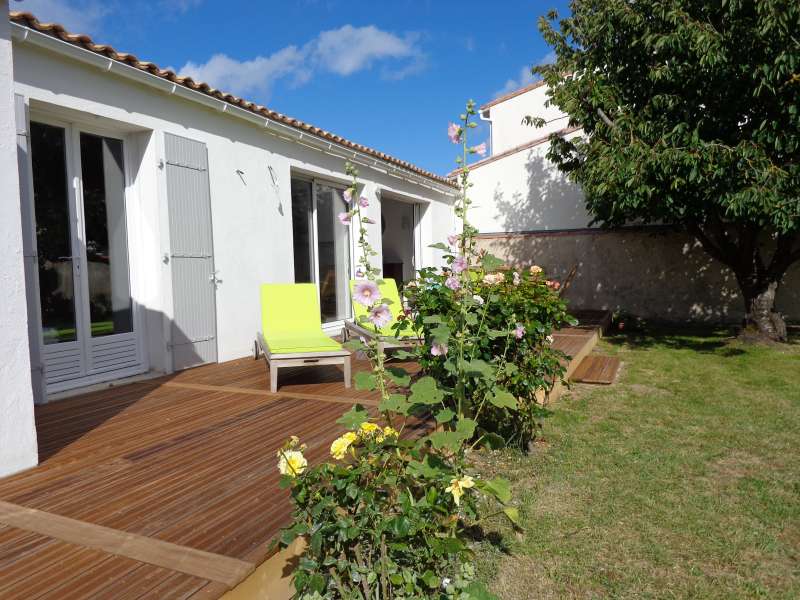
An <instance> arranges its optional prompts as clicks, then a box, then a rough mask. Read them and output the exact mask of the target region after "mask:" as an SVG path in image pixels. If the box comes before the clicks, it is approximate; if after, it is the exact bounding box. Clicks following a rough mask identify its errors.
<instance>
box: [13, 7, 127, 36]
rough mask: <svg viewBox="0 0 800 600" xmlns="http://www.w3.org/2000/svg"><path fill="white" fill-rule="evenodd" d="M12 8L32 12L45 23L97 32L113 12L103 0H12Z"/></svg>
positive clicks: (72, 30)
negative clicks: (15, 0)
mask: <svg viewBox="0 0 800 600" xmlns="http://www.w3.org/2000/svg"><path fill="white" fill-rule="evenodd" d="M9 8H11V9H12V10H22V11H27V12H31V13H33V14H34V15H36V18H37V19H39V20H40V21H42V22H44V23H59V24H61V25H63V26H64V28H66V29H67V30H68V31H71V32H74V33H90V34H96V33H97V31H98V30H99V28H100V23H101V21H102V20H103V18H104V17H105V16H106V15H108V14H109V13H110V12H111V10H112V9H111V7H110V6H109V3H108V2H103V1H102V0H83V1H82V2H75V1H71V0H23V1H22V2H10V7H9Z"/></svg>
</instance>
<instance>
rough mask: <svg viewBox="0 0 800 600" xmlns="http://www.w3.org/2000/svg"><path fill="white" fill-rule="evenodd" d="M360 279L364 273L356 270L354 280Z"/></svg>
mask: <svg viewBox="0 0 800 600" xmlns="http://www.w3.org/2000/svg"><path fill="white" fill-rule="evenodd" d="M362 277H364V271H362V270H361V269H356V279H361V278H362Z"/></svg>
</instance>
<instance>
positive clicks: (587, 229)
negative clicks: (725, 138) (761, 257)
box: [470, 82, 800, 322]
mask: <svg viewBox="0 0 800 600" xmlns="http://www.w3.org/2000/svg"><path fill="white" fill-rule="evenodd" d="M546 101H547V87H546V86H545V85H544V82H536V83H533V84H532V85H529V86H527V87H524V88H522V89H520V90H517V91H515V92H512V93H510V94H507V95H505V96H502V97H500V98H497V99H496V100H493V101H492V102H489V103H487V104H484V105H483V106H481V108H480V116H481V118H482V119H483V120H485V121H488V122H489V123H490V125H491V150H492V154H491V156H489V157H487V158H485V159H483V160H480V161H478V162H476V163H474V164H472V165H470V181H471V182H472V183H473V184H474V185H473V187H472V188H471V190H470V197H471V198H472V200H473V203H474V206H475V209H474V210H473V211H472V212H471V216H470V220H471V221H472V223H473V225H475V227H477V228H478V230H479V231H480V236H479V238H480V240H479V244H480V245H481V246H482V247H484V248H487V249H489V250H490V251H491V252H492V253H494V254H495V255H497V256H499V257H501V258H503V259H505V260H506V261H507V262H508V263H510V264H515V265H520V266H527V265H531V264H539V265H541V266H543V267H545V268H546V269H547V271H548V273H550V274H551V276H554V277H558V278H563V277H564V276H565V275H566V274H567V273H569V271H570V270H571V269H572V268H573V266H576V267H577V272H576V277H575V279H574V280H573V282H572V285H571V287H570V288H569V290H568V291H567V296H566V297H567V298H568V299H569V301H570V305H571V306H573V307H575V308H602V309H610V310H614V311H627V312H629V313H632V314H635V315H638V316H642V317H645V318H648V319H652V320H664V321H676V322H685V321H709V322H734V321H736V322H738V321H741V319H742V318H743V316H744V308H743V302H742V300H741V296H740V295H739V289H738V286H737V284H736V280H735V278H734V275H733V273H732V272H731V271H729V270H728V269H727V268H725V267H724V266H723V265H721V264H720V263H718V262H717V261H716V260H714V259H712V258H711V257H710V256H708V254H706V253H705V252H704V251H703V249H702V247H701V246H700V244H699V242H697V241H696V240H694V239H693V238H692V237H691V236H689V235H685V234H680V233H676V232H674V231H673V230H671V229H669V228H665V227H657V226H650V227H626V228H622V229H616V230H604V229H600V228H599V227H597V226H592V225H591V220H592V219H591V216H590V215H589V214H588V213H587V211H586V208H585V204H584V201H583V196H582V194H581V191H580V188H579V187H578V186H577V185H575V184H573V183H571V182H570V181H568V180H567V178H566V177H565V175H564V174H563V173H561V172H560V171H559V170H558V169H557V168H556V166H555V165H554V164H553V163H552V162H550V161H549V160H548V159H547V156H546V155H547V151H548V148H549V145H550V144H549V136H550V135H551V134H553V133H557V134H559V135H564V136H577V135H580V134H581V131H580V130H579V129H577V128H574V127H569V123H568V119H567V117H566V115H564V114H563V113H561V112H560V111H559V110H558V109H557V108H555V107H552V106H549V107H548V106H545V104H546ZM529 115H530V116H533V117H541V118H543V119H545V120H546V121H547V125H546V126H545V127H543V128H535V127H531V126H527V125H525V124H523V122H522V120H523V118H524V117H525V116H529ZM777 310H779V311H781V312H783V313H784V314H786V315H787V316H788V317H789V318H790V319H794V320H797V319H800V265H795V266H794V267H793V268H792V269H791V270H790V271H789V273H788V274H787V275H786V277H785V278H784V282H783V285H782V287H781V289H780V290H779V292H778V299H777Z"/></svg>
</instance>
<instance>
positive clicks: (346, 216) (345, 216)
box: [336, 212, 353, 225]
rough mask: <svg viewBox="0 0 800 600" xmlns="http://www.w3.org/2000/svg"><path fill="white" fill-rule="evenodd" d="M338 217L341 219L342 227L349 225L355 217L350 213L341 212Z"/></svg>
mask: <svg viewBox="0 0 800 600" xmlns="http://www.w3.org/2000/svg"><path fill="white" fill-rule="evenodd" d="M336 217H337V218H338V219H339V222H340V223H341V224H342V225H349V224H350V221H351V219H352V218H353V215H351V214H350V213H349V212H340V213H339V214H338V215H336Z"/></svg>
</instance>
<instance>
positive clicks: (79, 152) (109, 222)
mask: <svg viewBox="0 0 800 600" xmlns="http://www.w3.org/2000/svg"><path fill="white" fill-rule="evenodd" d="M123 144H124V142H123V140H122V139H119V138H116V137H113V136H104V135H99V134H96V133H93V132H88V131H82V130H81V129H80V128H77V127H74V126H71V125H69V124H61V123H57V122H51V121H48V122H45V121H32V122H31V125H30V149H31V171H32V179H33V204H34V206H33V211H32V214H33V215H34V219H35V223H34V224H33V227H34V231H35V237H36V253H37V271H38V290H39V294H38V295H39V309H40V311H39V313H40V314H39V320H40V324H41V336H42V338H41V339H42V348H43V351H42V353H43V361H44V368H45V380H46V382H47V385H48V390H51V391H52V390H54V389H63V388H66V387H73V386H74V385H77V384H80V383H82V382H83V381H84V380H87V381H86V383H89V382H90V381H88V380H92V379H94V380H99V379H108V378H111V377H110V375H114V374H116V373H118V372H122V373H123V374H127V373H128V372H130V371H136V370H137V369H138V368H139V367H140V365H141V363H142V361H141V358H140V352H139V347H140V344H139V339H138V336H137V334H136V331H135V327H134V314H133V302H132V299H131V286H130V265H129V256H128V227H127V217H126V203H125V188H126V185H125V162H124V151H123V149H124V146H123ZM72 182H74V185H71V183H72Z"/></svg>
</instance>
